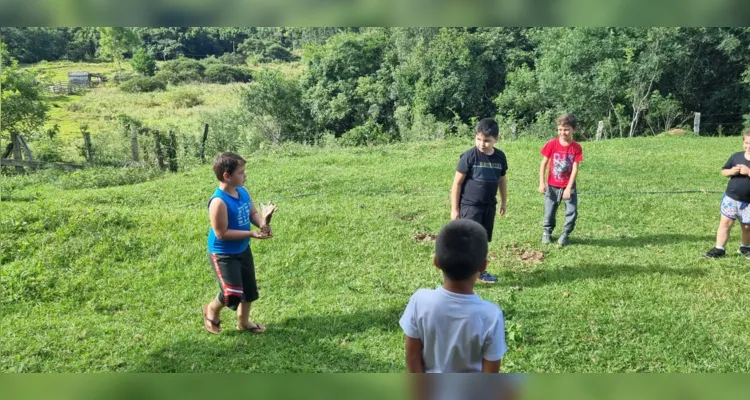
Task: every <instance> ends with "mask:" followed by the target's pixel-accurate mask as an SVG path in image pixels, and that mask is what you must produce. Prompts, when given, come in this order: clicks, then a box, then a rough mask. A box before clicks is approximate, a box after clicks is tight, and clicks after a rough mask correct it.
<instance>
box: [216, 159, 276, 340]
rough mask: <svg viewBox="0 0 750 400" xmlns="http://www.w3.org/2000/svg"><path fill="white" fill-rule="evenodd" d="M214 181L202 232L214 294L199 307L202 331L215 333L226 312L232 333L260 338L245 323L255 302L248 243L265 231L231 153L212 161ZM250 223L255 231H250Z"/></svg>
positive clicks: (239, 162) (257, 329) (256, 327)
mask: <svg viewBox="0 0 750 400" xmlns="http://www.w3.org/2000/svg"><path fill="white" fill-rule="evenodd" d="M214 173H215V174H216V178H217V179H218V180H219V187H217V188H216V191H214V193H213V195H212V196H211V198H210V199H209V200H208V212H209V216H210V219H211V228H210V229H209V232H208V258H209V261H210V263H211V269H212V270H213V272H214V275H215V276H216V280H217V281H218V283H219V289H220V290H219V294H218V295H217V296H216V297H215V298H214V299H213V300H212V301H211V302H210V303H209V304H207V305H204V306H202V307H201V308H202V311H203V327H204V328H206V330H207V331H209V332H211V333H219V332H221V322H220V320H219V315H220V312H221V309H222V308H224V307H229V308H230V309H232V310H234V311H237V329H239V330H241V331H246V332H252V333H263V332H265V327H264V326H263V325H260V324H257V323H254V322H250V319H249V318H250V304H251V303H252V302H253V301H255V300H257V299H258V286H257V283H256V281H255V264H254V261H253V253H252V251H251V249H250V238H255V239H268V238H271V237H272V236H273V234H272V233H271V227H270V226H268V225H265V221H263V218H262V217H261V215H260V213H258V211H257V210H256V208H255V206H254V205H253V202H252V199H251V198H250V193H248V191H247V189H245V187H244V184H245V179H246V175H245V160H244V159H243V158H242V157H240V156H239V155H237V154H234V153H229V152H227V153H222V154H220V155H219V156H218V157H216V159H215V160H214ZM251 223H252V224H253V225H255V226H257V227H258V228H260V230H256V231H252V230H251V225H250V224H251Z"/></svg>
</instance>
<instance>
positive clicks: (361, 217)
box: [0, 137, 750, 372]
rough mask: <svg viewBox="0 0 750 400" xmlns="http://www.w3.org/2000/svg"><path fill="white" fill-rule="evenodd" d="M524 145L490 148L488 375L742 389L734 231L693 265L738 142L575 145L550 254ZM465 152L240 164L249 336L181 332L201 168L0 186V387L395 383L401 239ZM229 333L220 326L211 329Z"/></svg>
mask: <svg viewBox="0 0 750 400" xmlns="http://www.w3.org/2000/svg"><path fill="white" fill-rule="evenodd" d="M542 143H543V142H541V141H530V140H529V141H527V140H520V141H515V142H501V143H499V144H498V147H500V148H501V149H503V150H504V151H505V152H506V153H507V156H508V160H509V165H510V170H509V196H510V200H509V205H508V215H507V216H506V217H503V218H498V220H497V222H496V231H495V238H496V239H495V240H494V241H493V242H492V244H491V246H490V252H491V254H490V265H489V267H488V270H489V272H491V273H493V274H496V275H497V276H498V277H499V282H498V283H497V284H495V285H494V286H488V285H480V286H479V287H478V288H477V293H478V294H479V295H480V296H482V297H483V298H485V299H488V300H490V301H493V302H496V303H497V304H499V305H500V306H501V307H502V308H503V309H504V311H505V315H506V318H507V334H508V346H509V353H508V355H507V357H506V359H505V360H504V361H503V367H502V370H504V371H535V372H563V371H565V372H632V371H651V372H729V371H733V372H740V371H742V372H748V371H750V364H749V363H748V360H750V351H749V349H750V347H749V346H748V344H749V343H750V334H749V333H748V332H750V322H749V320H748V319H747V315H746V314H747V313H746V310H747V308H748V305H750V290H749V289H750V275H749V274H748V270H747V261H746V260H745V259H743V258H740V256H738V255H736V254H734V252H735V251H736V247H737V243H738V238H739V237H738V234H739V232H738V231H737V230H736V229H735V230H734V231H733V236H732V238H731V240H730V243H729V245H728V251H729V253H731V254H730V256H729V257H727V258H726V259H724V260H720V261H710V260H704V259H702V258H701V257H700V254H701V253H702V252H703V251H705V250H707V249H708V248H710V247H711V246H712V245H713V242H714V239H715V230H716V226H717V225H718V215H719V210H718V206H719V201H720V199H721V192H722V191H723V189H724V186H725V184H726V181H725V178H722V177H721V175H720V174H719V169H720V167H721V165H722V164H723V163H724V162H725V161H726V158H727V157H728V155H729V154H730V153H731V152H734V151H737V150H739V149H741V143H740V142H739V139H738V138H695V137H659V138H637V139H630V140H619V139H618V140H610V141H603V142H586V143H584V144H583V146H584V163H583V164H582V169H581V175H580V181H579V187H578V188H579V190H580V198H579V199H580V201H579V202H580V206H579V210H580V218H579V224H578V228H577V229H576V231H575V233H574V235H573V236H572V237H571V246H569V247H566V248H562V249H557V248H555V247H545V246H542V245H541V244H540V243H539V239H540V237H541V218H542V213H543V202H542V197H541V195H540V194H538V193H537V192H536V186H537V171H538V162H539V156H538V151H539V148H540V147H541V145H542ZM469 146H471V140H468V139H467V140H463V141H434V142H421V143H413V144H399V145H391V146H382V147H372V148H355V149H316V150H313V149H309V148H304V147H301V146H289V147H285V148H283V149H281V150H277V151H275V152H268V153H265V154H260V155H257V156H253V157H252V158H250V159H249V166H248V168H247V173H248V180H247V182H248V183H247V187H248V188H249V190H250V193H251V195H252V196H253V198H254V199H255V201H256V202H264V203H265V202H268V201H275V202H276V203H277V205H278V207H279V209H278V214H277V215H276V216H275V217H274V233H275V238H273V239H272V240H270V241H263V242H259V241H254V242H253V244H252V246H253V250H254V254H255V259H256V266H257V276H258V280H259V286H260V296H261V297H260V300H259V301H258V302H257V303H256V304H255V305H254V309H253V311H252V314H251V316H252V318H253V319H254V320H257V321H259V322H262V323H264V324H266V326H267V332H266V333H265V334H264V335H257V336H248V335H240V334H236V333H233V332H231V331H232V329H227V332H226V333H224V334H222V335H219V336H213V335H210V334H208V333H207V332H205V331H204V330H203V329H202V326H201V314H200V305H201V304H203V303H205V302H207V301H208V300H209V299H210V298H211V297H212V296H213V295H215V294H216V290H217V285H216V282H215V280H214V278H213V276H212V275H211V271H210V268H209V265H208V261H207V257H206V244H205V241H206V235H207V230H208V216H207V213H206V207H205V204H206V200H207V199H208V197H209V196H210V194H211V192H212V190H213V188H214V187H215V185H216V182H215V178H213V177H212V173H211V171H210V167H209V166H202V167H198V168H195V169H192V170H189V171H187V172H181V173H178V174H164V175H162V174H155V175H154V174H150V173H146V172H139V173H137V174H136V175H133V177H132V178H126V177H125V176H123V175H121V174H120V172H116V171H114V170H109V169H94V170H86V171H81V172H76V173H73V174H63V175H60V174H57V173H54V172H52V171H46V172H42V173H39V174H37V175H32V176H29V177H15V178H7V179H6V182H4V185H5V186H4V187H5V188H6V189H5V190H6V191H7V190H8V189H7V188H8V185H10V183H8V182H11V181H13V180H16V181H15V182H17V188H16V189H15V191H13V192H12V193H11V196H10V198H8V196H7V193H5V194H3V196H2V199H3V201H2V203H0V210H1V212H0V254H2V258H0V264H2V285H1V286H2V288H3V289H2V294H0V303H1V306H0V317H1V318H2V320H3V322H4V326H3V332H4V333H3V340H2V342H0V370H2V371H4V372H11V371H18V372H20V371H23V372H52V371H54V372H84V371H85V372H93V371H117V372H125V371H128V372H157V371H158V372H246V371H251V372H281V371H284V372H302V371H306V372H312V371H336V372H355V371H361V372H401V371H404V370H405V365H404V358H403V334H402V332H401V331H400V329H399V327H398V319H399V317H400V315H401V312H402V311H403V308H404V306H405V305H406V302H407V301H408V299H409V296H410V295H411V294H412V293H413V292H414V291H415V290H416V289H418V288H421V287H430V288H431V287H435V286H437V285H439V284H440V282H441V280H440V279H441V278H440V275H439V273H438V271H437V270H436V269H435V268H434V266H432V264H431V259H430V257H431V254H432V251H433V244H432V243H431V242H429V241H427V242H422V241H420V240H416V239H415V238H414V236H415V235H416V234H419V233H423V234H424V233H427V234H430V233H433V234H434V233H437V231H438V230H439V229H440V228H441V227H442V226H443V225H444V224H445V223H446V222H447V220H448V217H449V197H448V193H449V188H450V184H451V181H452V177H453V171H454V168H455V163H456V161H457V159H458V155H459V154H460V153H461V152H462V151H463V150H465V149H467V148H468V147H469ZM139 181H143V182H142V183H139ZM117 182H122V183H128V185H121V186H109V185H111V184H114V183H117ZM108 186H109V187H108ZM678 191H695V192H694V193H670V192H678ZM524 252H527V255H523V253H524ZM528 254H531V255H533V257H528ZM523 259H527V261H524V260H523ZM535 259H540V261H541V262H539V263H536V262H535V261H534V260H535ZM233 317H234V315H233V314H232V313H231V312H229V311H227V310H225V311H223V314H222V318H223V321H224V325H225V326H226V327H230V328H231V327H233V326H234V325H233ZM698 349H699V350H698Z"/></svg>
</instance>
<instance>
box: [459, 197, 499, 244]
mask: <svg viewBox="0 0 750 400" xmlns="http://www.w3.org/2000/svg"><path fill="white" fill-rule="evenodd" d="M495 211H497V205H495V204H487V205H467V204H461V206H460V209H459V213H458V217H459V218H461V219H470V220H472V221H476V222H479V223H480V224H482V226H483V227H484V229H485V230H486V231H487V241H489V242H491V241H492V230H493V229H494V227H495Z"/></svg>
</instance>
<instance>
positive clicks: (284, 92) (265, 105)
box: [242, 71, 323, 144]
mask: <svg viewBox="0 0 750 400" xmlns="http://www.w3.org/2000/svg"><path fill="white" fill-rule="evenodd" d="M242 108H243V110H244V113H245V114H246V115H248V116H249V117H250V119H251V121H252V120H253V119H258V118H261V119H262V120H261V121H258V124H257V126H261V127H266V128H268V127H271V129H270V130H269V129H266V128H263V129H260V130H262V131H266V132H269V131H270V132H274V131H275V129H274V128H273V127H274V126H275V125H279V126H280V127H281V129H280V132H281V141H282V142H286V141H295V142H301V143H307V144H314V143H316V142H317V141H318V139H320V137H321V135H322V132H323V131H321V130H316V129H315V127H314V126H313V123H312V116H311V115H310V110H309V108H307V106H306V105H305V104H304V103H303V102H302V89H301V88H300V84H299V81H297V80H295V79H288V78H286V77H284V76H283V75H282V74H281V73H280V72H278V71H260V72H259V73H258V75H257V76H256V79H255V81H254V82H253V83H252V84H250V85H248V87H247V88H246V89H245V91H244V94H243V96H242ZM266 116H268V117H271V118H272V119H273V121H274V122H273V123H271V122H270V121H269V119H267V118H266ZM271 136H273V135H271Z"/></svg>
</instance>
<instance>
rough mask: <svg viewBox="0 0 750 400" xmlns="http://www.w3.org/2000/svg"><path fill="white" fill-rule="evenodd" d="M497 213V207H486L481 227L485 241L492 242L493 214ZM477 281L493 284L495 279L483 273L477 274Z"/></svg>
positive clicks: (485, 272)
mask: <svg viewBox="0 0 750 400" xmlns="http://www.w3.org/2000/svg"><path fill="white" fill-rule="evenodd" d="M496 212H497V206H487V207H486V208H485V210H484V217H483V218H482V222H481V224H482V226H483V227H484V229H485V230H486V231H487V241H488V242H492V232H493V231H494V230H495V213H496ZM479 281H480V282H484V283H495V282H497V278H496V277H494V276H492V275H491V274H490V273H489V272H487V271H484V272H482V273H480V274H479Z"/></svg>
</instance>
